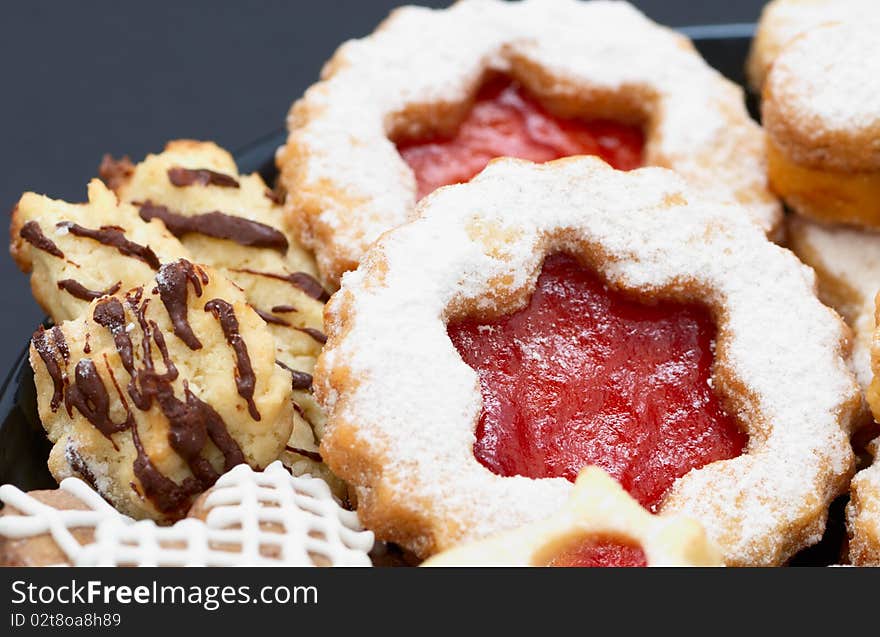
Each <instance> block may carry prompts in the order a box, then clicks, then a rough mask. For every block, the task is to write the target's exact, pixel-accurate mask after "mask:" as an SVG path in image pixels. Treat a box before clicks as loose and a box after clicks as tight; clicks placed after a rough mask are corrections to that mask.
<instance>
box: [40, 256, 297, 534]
mask: <svg viewBox="0 0 880 637" xmlns="http://www.w3.org/2000/svg"><path fill="white" fill-rule="evenodd" d="M30 362H31V366H32V367H33V368H34V374H35V381H36V386H37V406H38V410H39V415H40V420H41V421H42V423H43V427H44V428H45V429H46V432H47V434H48V436H49V439H50V440H51V441H52V442H53V444H54V446H53V448H52V451H51V453H50V456H49V469H50V470H51V472H52V474H53V475H54V476H55V478H56V479H58V480H61V479H63V478H65V477H68V476H73V475H76V476H79V477H81V478H82V479H83V480H85V481H86V482H88V483H89V484H90V485H91V486H92V487H94V488H95V490H97V491H98V492H99V493H100V494H101V495H102V496H104V497H105V498H106V499H107V500H109V501H110V502H111V503H112V504H113V505H114V506H115V507H116V508H117V509H118V510H119V511H121V512H123V513H125V514H127V515H130V516H132V517H135V518H143V517H149V518H155V519H157V520H161V521H167V520H174V519H177V518H180V517H183V516H184V515H185V514H186V512H187V510H188V509H189V506H190V504H191V503H192V500H193V499H194V498H195V497H196V496H197V495H198V494H200V493H202V492H203V491H204V490H205V489H207V488H208V487H210V486H211V485H212V484H213V483H214V482H215V481H216V480H217V478H218V477H219V476H220V475H221V474H222V473H223V472H225V471H228V470H230V469H232V468H233V467H234V466H236V465H238V464H241V463H248V464H250V465H253V466H265V465H267V464H268V463H270V462H272V461H273V460H276V459H277V458H278V457H279V455H280V454H281V452H282V451H283V450H284V447H285V443H286V442H287V440H288V437H289V436H290V432H291V426H292V422H293V418H292V411H293V409H292V400H291V384H290V377H289V375H288V374H287V373H286V372H285V371H284V370H282V369H281V368H280V367H279V366H277V365H276V364H275V351H274V342H273V340H272V335H271V334H270V333H269V331H268V330H267V329H266V325H265V323H263V321H262V320H261V319H260V317H259V316H258V315H257V314H256V312H254V310H253V309H252V308H251V307H250V306H249V305H248V304H247V302H246V300H245V297H244V294H243V293H242V292H241V290H239V289H238V288H237V287H236V286H235V285H233V284H232V283H231V282H229V281H228V280H227V279H225V278H223V277H222V276H220V275H219V274H217V273H216V272H214V271H213V270H210V269H209V268H207V267H202V266H198V265H193V264H192V263H190V262H189V261H186V260H183V259H181V260H179V261H174V262H172V263H168V264H165V265H163V266H161V267H160V268H159V271H158V272H157V273H156V274H155V276H154V277H151V278H149V279H147V280H145V281H144V282H143V284H142V285H141V286H139V287H137V288H133V289H131V290H126V291H125V292H117V293H115V294H114V295H112V296H105V297H102V298H100V299H97V300H96V301H93V302H92V304H91V305H90V306H89V307H88V308H87V310H86V312H85V313H84V314H83V315H82V316H81V317H80V318H78V319H76V320H73V321H68V322H65V323H63V324H61V325H60V326H56V327H53V328H51V329H48V330H44V329H42V328H41V329H40V330H38V331H37V333H36V334H34V337H33V339H32V341H31V348H30Z"/></svg>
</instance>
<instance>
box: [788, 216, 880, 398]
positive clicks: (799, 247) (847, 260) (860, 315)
mask: <svg viewBox="0 0 880 637" xmlns="http://www.w3.org/2000/svg"><path fill="white" fill-rule="evenodd" d="M787 224H788V247H789V248H790V249H791V251H792V252H794V253H795V254H796V255H797V256H798V257H799V258H800V260H801V261H803V262H804V263H806V264H807V265H808V266H810V267H811V268H813V269H814V270H815V271H816V276H817V278H818V281H819V298H821V299H822V302H823V303H825V304H826V305H828V306H830V307H833V308H834V309H835V310H837V311H838V312H839V313H840V315H841V316H843V318H844V320H845V321H846V322H847V324H848V325H849V326H850V328H852V331H853V345H852V366H853V371H854V372H855V374H856V378H857V379H858V381H859V384H860V385H861V386H862V389H863V390H865V389H867V388H868V385H869V384H870V383H871V378H872V376H873V374H872V372H871V341H872V340H873V338H874V311H875V310H874V297H875V296H876V295H877V291H878V290H880V233H875V232H871V231H868V230H859V229H856V228H848V227H846V226H839V225H828V224H824V223H820V222H818V221H811V220H809V219H804V218H803V217H800V216H798V215H790V216H789V218H788V221H787Z"/></svg>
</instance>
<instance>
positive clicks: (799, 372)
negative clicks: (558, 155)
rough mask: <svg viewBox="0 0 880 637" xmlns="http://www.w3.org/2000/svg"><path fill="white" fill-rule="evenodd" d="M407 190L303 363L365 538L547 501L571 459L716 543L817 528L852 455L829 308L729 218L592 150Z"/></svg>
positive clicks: (523, 517) (329, 453)
mask: <svg viewBox="0 0 880 637" xmlns="http://www.w3.org/2000/svg"><path fill="white" fill-rule="evenodd" d="M731 207H733V206H732V205H731ZM418 212H419V213H420V218H418V219H416V220H414V221H412V222H410V223H408V224H405V225H403V226H401V227H399V228H397V229H396V230H393V231H391V232H389V233H386V234H385V235H384V236H383V237H382V238H381V239H380V240H379V241H378V242H377V243H376V244H375V245H374V246H373V248H371V250H370V251H369V252H368V254H367V256H366V257H365V259H364V261H363V262H362V264H361V266H360V267H359V268H358V269H357V270H356V271H355V272H352V273H349V274H347V275H346V276H345V277H344V279H343V285H342V287H341V288H340V290H339V292H338V293H337V294H335V295H334V297H333V298H332V299H331V300H330V303H329V304H328V307H327V311H326V323H327V330H328V335H329V340H328V342H327V346H326V348H325V350H324V352H323V354H322V357H321V358H319V361H318V365H317V367H316V376H315V380H316V392H317V395H318V398H319V400H320V401H321V402H322V404H323V405H324V407H325V409H326V411H327V414H328V422H327V429H326V433H325V437H324V439H323V440H322V443H321V449H322V452H323V455H324V457H325V459H326V460H327V461H328V463H329V465H330V467H331V468H332V469H333V470H334V472H336V473H337V474H338V475H340V476H341V477H342V478H343V479H345V480H348V481H349V482H350V483H351V484H353V485H354V489H355V492H356V495H357V499H358V514H359V515H360V516H361V519H362V520H363V521H364V523H365V524H366V525H367V526H368V527H369V528H371V529H373V530H374V531H375V532H376V533H377V536H378V537H379V538H380V539H383V540H390V541H394V542H398V543H400V544H402V545H403V546H405V547H406V548H408V549H411V550H412V551H414V552H415V553H417V554H419V555H420V556H422V557H428V556H430V555H432V554H434V553H436V552H438V551H442V550H445V549H448V548H451V547H453V546H455V545H456V544H459V543H460V542H463V541H472V540H476V539H480V538H484V537H486V536H488V535H491V534H494V533H497V532H499V531H502V530H506V529H511V528H514V527H517V526H520V525H522V524H525V523H529V522H534V521H539V520H543V519H546V518H548V517H550V516H552V515H553V513H554V512H555V511H557V510H558V509H559V508H560V507H562V506H563V504H564V503H565V501H566V500H567V498H568V496H569V494H570V492H571V481H573V480H574V479H575V477H576V476H577V473H578V472H579V471H580V469H581V468H583V467H584V466H586V465H596V466H599V467H600V468H602V469H605V470H606V471H607V472H608V473H609V474H611V476H612V477H614V478H615V479H616V480H618V481H619V482H620V483H621V484H622V486H623V487H624V488H625V489H626V490H627V491H628V492H629V493H630V494H631V495H632V496H633V497H634V498H635V499H636V500H637V501H639V502H640V503H641V504H642V505H643V506H645V507H646V508H648V509H650V510H651V511H652V512H659V513H663V514H669V513H682V514H686V515H687V516H688V517H692V518H695V519H696V520H698V521H699V522H700V523H701V524H702V525H703V526H704V528H705V529H706V532H707V535H708V537H709V538H710V539H711V540H712V541H713V542H714V543H715V544H717V545H718V546H719V547H720V549H721V550H722V553H723V555H724V561H725V562H726V563H727V564H756V565H757V564H761V565H773V564H781V563H783V562H784V561H785V560H786V559H788V558H789V557H790V556H791V555H793V554H794V553H795V552H797V551H798V550H799V549H801V548H803V547H805V546H808V545H810V544H813V543H815V542H816V541H817V540H818V539H819V538H820V537H821V534H822V530H823V528H824V524H825V518H826V514H827V508H828V505H829V503H830V502H831V501H832V500H833V499H834V497H836V495H838V494H839V493H840V492H841V491H842V490H843V489H845V487H846V484H847V483H848V480H849V477H850V476H851V475H852V470H853V465H854V462H853V453H852V449H851V448H850V445H849V435H850V430H851V428H852V426H853V423H854V420H855V418H856V416H857V414H858V413H859V406H860V404H861V399H860V393H859V390H858V386H857V384H856V382H855V379H854V378H853V375H852V373H851V372H850V370H849V369H848V366H847V362H846V360H845V358H846V356H847V354H848V351H847V341H846V328H845V326H844V325H843V323H842V321H841V320H840V318H839V317H838V316H837V315H836V314H835V313H834V312H833V311H832V310H830V309H828V308H827V307H825V306H824V305H822V304H821V303H820V302H819V300H818V299H817V298H816V295H815V277H814V275H813V273H812V271H811V270H809V268H806V267H805V266H803V265H802V264H800V263H799V262H798V261H797V259H796V258H795V257H794V255H792V254H791V252H789V251H787V250H784V249H782V248H779V247H777V246H776V245H774V244H773V243H771V242H770V241H768V240H767V238H766V236H765V235H764V233H763V231H762V230H761V229H760V228H759V227H758V226H757V225H755V224H754V223H752V222H751V221H750V220H749V219H748V218H747V216H745V215H742V214H737V210H730V209H728V205H725V204H720V203H718V202H717V200H715V199H714V198H712V197H704V196H702V195H700V194H699V193H697V192H694V191H692V190H690V189H689V186H688V185H687V184H686V183H685V182H684V181H683V180H682V179H681V178H679V177H678V176H676V175H675V174H674V173H672V172H671V171H666V170H662V169H658V168H646V169H639V170H636V171H632V172H628V173H627V172H620V171H615V170H613V169H611V168H610V167H608V165H607V164H605V163H603V162H601V161H599V160H597V159H595V158H590V157H579V158H568V159H562V160H558V161H555V162H551V163H547V164H543V165H538V164H531V163H529V162H524V161H521V160H511V159H501V160H496V161H495V162H493V163H492V164H490V165H489V167H488V168H487V169H486V170H485V171H483V172H482V173H481V174H480V175H478V176H477V177H475V178H474V179H473V180H471V181H470V182H469V183H467V184H462V185H459V186H452V187H449V188H444V189H442V190H439V191H438V192H437V193H435V194H434V195H432V196H431V197H428V198H427V199H425V200H424V201H423V202H422V204H421V205H420V206H419V210H418ZM780 379H797V381H796V382H794V381H792V382H789V383H780Z"/></svg>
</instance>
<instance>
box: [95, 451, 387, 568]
mask: <svg viewBox="0 0 880 637" xmlns="http://www.w3.org/2000/svg"><path fill="white" fill-rule="evenodd" d="M372 546H373V534H372V533H371V532H369V531H365V530H364V529H363V527H362V526H361V524H360V522H359V521H358V518H357V514H356V513H354V512H353V511H346V510H345V509H343V508H342V507H341V506H340V505H339V503H338V502H337V501H336V500H335V499H334V498H333V496H332V495H331V493H330V490H329V488H328V487H327V484H326V483H325V482H324V481H323V480H319V479H317V478H312V477H309V476H301V477H294V476H291V475H290V473H288V471H287V470H286V469H285V468H284V467H283V466H282V465H281V463H280V462H273V463H272V464H270V465H269V466H268V467H267V468H266V469H265V471H254V470H252V469H251V468H250V467H248V466H247V465H239V466H238V467H236V468H235V469H233V470H232V471H230V472H229V473H226V474H224V475H223V476H221V477H220V479H219V480H217V483H216V484H215V485H214V486H213V487H211V488H210V489H209V490H208V491H206V492H205V493H204V494H202V495H201V496H200V497H199V498H198V500H196V502H195V504H194V505H193V507H192V509H191V510H190V512H189V516H188V518H187V519H185V520H180V521H178V522H176V523H175V524H174V525H173V526H170V527H160V526H157V525H156V524H155V523H154V522H152V521H151V520H143V521H141V522H137V523H135V524H129V523H126V521H125V520H121V519H117V520H109V521H106V522H103V523H102V524H101V525H100V526H99V527H98V529H97V530H96V532H95V541H94V543H92V544H91V545H89V546H87V547H86V548H85V550H84V551H83V553H82V555H81V556H80V557H79V560H78V563H79V564H80V565H88V566H128V565H133V566H253V565H275V566H370V558H369V555H368V553H369V551H370V549H371V548H372Z"/></svg>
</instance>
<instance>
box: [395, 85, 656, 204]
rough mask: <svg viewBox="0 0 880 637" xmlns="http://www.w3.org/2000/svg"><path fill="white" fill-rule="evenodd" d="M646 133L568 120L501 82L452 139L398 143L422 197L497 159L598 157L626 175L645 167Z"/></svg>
mask: <svg viewBox="0 0 880 637" xmlns="http://www.w3.org/2000/svg"><path fill="white" fill-rule="evenodd" d="M644 143H645V142H644V136H643V135H642V131H641V129H639V128H638V127H634V126H627V125H625V124H620V123H617V122H613V121H609V120H592V121H584V120H579V119H562V118H558V117H554V116H553V115H551V114H550V113H548V112H547V111H546V110H544V108H542V107H541V105H540V104H539V103H538V102H537V101H536V100H535V99H534V98H533V97H531V96H529V95H528V94H527V93H526V92H525V91H524V90H523V88H522V87H521V86H520V85H519V84H517V83H515V82H511V81H510V80H509V79H506V78H503V77H499V78H496V79H494V80H492V81H490V82H488V83H487V84H485V85H484V86H483V87H482V88H481V89H480V92H479V93H478V94H477V98H476V101H475V103H474V105H473V107H472V108H471V110H470V113H468V115H467V117H466V118H465V120H464V121H463V122H462V123H461V124H460V125H459V127H458V130H457V131H456V133H455V135H453V136H452V137H450V138H434V139H427V140H419V141H414V142H413V141H410V142H405V143H401V144H398V147H397V148H398V150H399V151H400V154H401V156H402V157H403V159H404V160H405V161H406V163H407V164H409V166H410V168H412V170H413V172H414V173H415V176H416V180H417V182H418V189H419V193H418V196H419V198H421V197H424V196H425V195H427V194H429V193H431V192H433V191H434V190H436V189H437V188H439V187H440V186H447V185H449V184H456V183H461V182H464V181H468V180H469V179H470V178H471V177H473V176H474V175H476V174H477V173H478V172H480V171H481V170H483V168H485V167H486V164H488V163H489V161H490V160H492V159H494V158H496V157H517V158H519V159H528V160H531V161H534V162H545V161H550V160H552V159H559V158H560V157H569V156H571V155H597V156H599V157H601V158H602V159H604V160H605V161H606V162H608V163H609V164H610V165H612V166H614V167H615V168H618V169H620V170H632V169H633V168H638V167H639V166H641V165H642V148H643V147H644Z"/></svg>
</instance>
